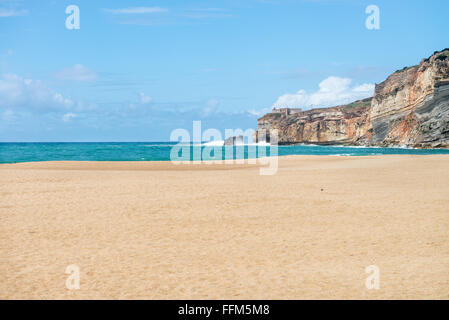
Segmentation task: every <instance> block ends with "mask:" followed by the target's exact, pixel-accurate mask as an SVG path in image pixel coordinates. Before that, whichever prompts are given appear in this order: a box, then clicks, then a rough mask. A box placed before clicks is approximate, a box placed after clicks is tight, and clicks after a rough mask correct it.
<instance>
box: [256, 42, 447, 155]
mask: <svg viewBox="0 0 449 320" xmlns="http://www.w3.org/2000/svg"><path fill="white" fill-rule="evenodd" d="M257 127H258V132H262V131H266V132H269V130H271V129H277V130H278V142H279V144H294V143H310V144H322V145H329V144H346V145H367V146H385V147H391V146H406V147H416V148H436V147H439V148H449V49H444V50H442V51H437V52H435V53H434V54H433V55H432V56H431V57H429V58H427V59H423V60H422V61H421V63H420V64H419V65H417V66H413V67H407V68H404V69H402V70H398V71H396V72H394V73H393V74H391V75H390V76H389V77H388V78H387V79H386V80H385V81H384V82H382V83H380V84H376V86H375V91H374V97H372V98H367V99H364V100H359V101H355V102H353V103H350V104H347V105H342V106H336V107H331V108H319V109H312V110H307V111H301V110H299V109H289V108H283V109H279V110H273V112H272V113H268V114H266V115H265V116H263V117H262V118H260V119H258V122H257ZM255 138H257V132H256V134H255ZM268 139H269V134H268V135H267V140H268ZM254 140H255V141H257V139H254Z"/></svg>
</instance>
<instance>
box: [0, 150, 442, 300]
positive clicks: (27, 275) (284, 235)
mask: <svg viewBox="0 0 449 320" xmlns="http://www.w3.org/2000/svg"><path fill="white" fill-rule="evenodd" d="M0 181H1V184H0V196H1V201H0V275H1V281H0V298H1V299H28V298H30V299H94V298H95V299H391V298H397V299H424V298H426V299H448V298H449V241H448V240H449V156H445V155H432V156H430V155H429V156H413V155H404V156H397V155H395V156H367V157H334V156H288V157H282V158H280V160H279V170H278V172H277V174H275V175H273V176H261V175H259V167H258V165H249V164H247V165H233V166H229V165H204V164H203V165H178V166H175V165H173V164H171V163H169V162H42V163H21V164H2V165H0ZM68 265H76V266H78V267H79V270H80V289H79V290H68V289H67V288H66V279H67V277H68V276H69V275H68V274H66V273H65V271H66V268H67V266H68ZM370 265H376V266H378V267H379V270H380V288H379V290H375V289H373V290H368V289H367V288H366V286H365V279H366V278H367V277H368V274H367V273H365V268H366V267H367V266H370Z"/></svg>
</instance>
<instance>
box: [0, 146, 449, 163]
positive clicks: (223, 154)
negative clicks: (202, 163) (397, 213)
mask: <svg viewBox="0 0 449 320" xmlns="http://www.w3.org/2000/svg"><path fill="white" fill-rule="evenodd" d="M175 145H176V142H77V143H74V142H67V143H59V142H52V143H0V163H17V162H35V161H62V160H64V161H170V154H171V153H173V154H176V155H177V156H178V157H180V158H178V159H177V160H192V159H193V157H194V154H195V152H194V147H193V146H192V145H190V146H186V149H185V150H184V153H180V152H179V151H180V150H175V149H173V147H174V146H175ZM195 148H198V149H199V148H201V152H202V154H206V155H209V158H203V160H222V159H224V158H225V159H236V158H239V159H241V158H245V159H247V158H248V157H249V158H254V157H260V156H265V155H267V156H270V155H271V154H270V147H269V146H257V148H256V146H234V147H223V146H214V147H211V146H205V145H202V146H199V147H195ZM198 149H197V150H198ZM177 151H178V152H177ZM189 151H190V152H189ZM277 152H278V155H280V156H284V155H332V156H370V155H382V154H416V155H429V154H449V150H447V149H425V150H422V149H406V148H377V147H376V148H372V147H370V148H368V147H348V146H316V145H289V146H278V151H277ZM196 154H198V153H196ZM231 154H232V155H231ZM195 160H198V158H195Z"/></svg>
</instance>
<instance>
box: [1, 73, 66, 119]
mask: <svg viewBox="0 0 449 320" xmlns="http://www.w3.org/2000/svg"><path fill="white" fill-rule="evenodd" d="M73 106H74V102H73V101H72V100H71V99H70V98H67V97H64V96H63V95H61V94H60V93H57V92H54V91H53V90H51V89H50V88H48V87H47V86H45V85H44V84H43V83H42V82H41V81H39V80H32V79H24V78H22V77H20V76H18V75H15V74H4V75H3V77H2V78H0V107H7V108H27V109H39V110H51V109H53V110H57V109H69V108H71V107H73Z"/></svg>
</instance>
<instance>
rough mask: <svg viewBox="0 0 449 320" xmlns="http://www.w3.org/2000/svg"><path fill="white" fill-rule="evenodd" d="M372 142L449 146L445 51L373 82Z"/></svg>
mask: <svg viewBox="0 0 449 320" xmlns="http://www.w3.org/2000/svg"><path fill="white" fill-rule="evenodd" d="M371 122H372V127H373V137H372V143H373V144H380V145H385V146H391V145H400V146H402V145H405V146H411V147H449V50H445V51H443V52H438V53H435V54H434V55H433V56H431V57H430V58H428V59H425V60H422V61H421V63H420V64H419V66H414V67H411V68H408V69H405V70H402V71H399V72H395V73H393V74H392V75H391V76H389V77H388V78H387V80H385V81H384V82H382V83H380V84H378V85H376V89H375V93H374V98H373V102H372V105H371Z"/></svg>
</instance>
